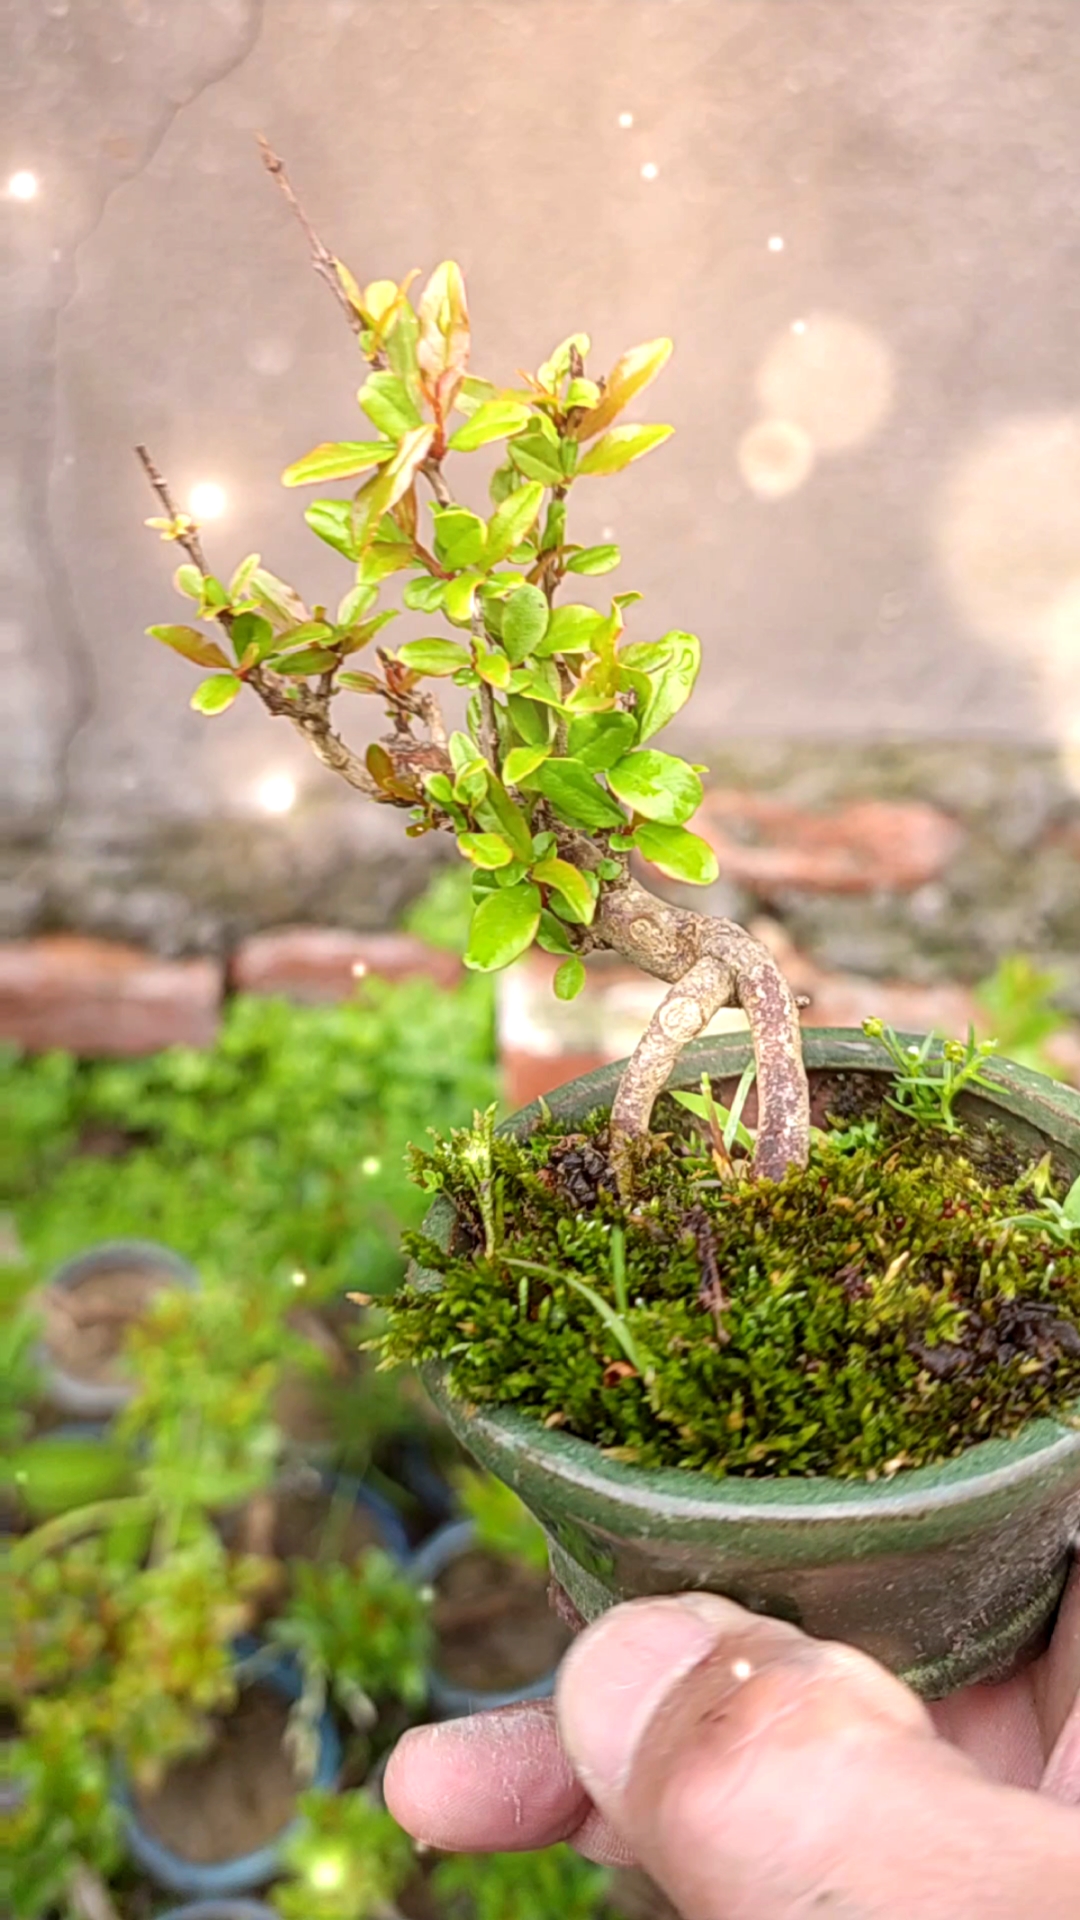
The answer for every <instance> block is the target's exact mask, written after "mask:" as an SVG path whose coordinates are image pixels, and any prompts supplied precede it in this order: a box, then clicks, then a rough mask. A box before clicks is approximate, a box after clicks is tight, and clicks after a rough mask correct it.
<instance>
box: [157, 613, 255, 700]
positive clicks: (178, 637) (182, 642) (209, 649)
mask: <svg viewBox="0 0 1080 1920" xmlns="http://www.w3.org/2000/svg"><path fill="white" fill-rule="evenodd" d="M263 624H264V626H265V625H266V623H265V621H264V622H263ZM146 631H147V633H148V634H150V636H151V638H152V639H154V640H160V641H161V643H162V646H165V647H171V648H172V650H173V652H174V653H182V654H183V656H184V659H185V660H191V661H193V662H194V664H195V666H197V667H227V666H228V664H229V660H228V656H227V654H225V653H224V652H223V650H222V648H221V647H219V646H218V643H217V641H216V640H211V639H209V638H208V637H207V635H206V634H205V633H200V632H199V629H198V627H147V629H146ZM267 632H269V627H267ZM203 684H204V686H209V684H210V682H209V681H204V682H203Z"/></svg>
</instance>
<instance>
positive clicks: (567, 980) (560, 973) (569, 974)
mask: <svg viewBox="0 0 1080 1920" xmlns="http://www.w3.org/2000/svg"><path fill="white" fill-rule="evenodd" d="M552 984H553V986H554V988H555V998H556V1000H576V999H577V996H578V994H579V993H580V992H581V989H582V987H583V986H584V985H585V965H584V962H583V961H581V960H579V959H578V956H577V954H576V953H574V954H571V956H570V958H569V959H568V960H564V961H563V963H562V966H561V967H557V968H556V970H555V979H554V981H553V982H552Z"/></svg>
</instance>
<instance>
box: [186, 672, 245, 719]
mask: <svg viewBox="0 0 1080 1920" xmlns="http://www.w3.org/2000/svg"><path fill="white" fill-rule="evenodd" d="M243 684H244V683H243V681H242V680H240V679H238V678H237V676H236V674H235V673H215V674H214V675H213V677H212V678H211V679H209V680H200V681H199V684H198V686H197V687H196V689H195V691H194V693H193V694H192V696H191V705H192V706H193V707H194V709H195V712H196V713H224V711H225V709H226V707H231V706H232V703H233V701H234V700H235V699H236V696H237V694H238V693H239V691H240V689H241V687H242V686H243Z"/></svg>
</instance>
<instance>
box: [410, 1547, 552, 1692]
mask: <svg viewBox="0 0 1080 1920" xmlns="http://www.w3.org/2000/svg"><path fill="white" fill-rule="evenodd" d="M547 1589H548V1580H547V1575H546V1574H545V1573H533V1572H532V1571H531V1570H530V1569H529V1568H527V1567H518V1566H515V1565H513V1563H512V1562H511V1561H509V1560H500V1559H497V1558H496V1556H495V1555H494V1554H491V1553H484V1552H481V1551H480V1550H476V1551H474V1552H472V1553H466V1554H463V1555H462V1557H461V1559H460V1560H455V1561H454V1563H453V1565H452V1566H450V1567H448V1568H447V1569H446V1572H445V1573H443V1574H440V1576H439V1578H438V1580H437V1581H436V1583H435V1605H434V1609H433V1613H432V1618H433V1621H434V1626H435V1633H436V1637H437V1640H438V1648H439V1650H438V1654H437V1656H436V1665H437V1667H438V1671H439V1673H440V1674H441V1675H442V1678H443V1679H444V1680H447V1681H449V1683H450V1685H451V1686H455V1687H466V1688H473V1689H475V1691H476V1692H478V1693H509V1692H512V1691H513V1690H514V1689H515V1688H517V1687H527V1686H530V1685H531V1684H532V1682H533V1681H534V1680H541V1679H542V1678H543V1676H544V1675H545V1674H546V1673H550V1672H551V1670H552V1668H553V1667H557V1666H558V1664H559V1661H560V1660H561V1659H562V1656H563V1654H564V1653H565V1652H566V1649H567V1647H568V1646H569V1645H570V1641H571V1639H572V1637H573V1636H572V1634H571V1633H570V1632H569V1630H568V1629H567V1628H566V1627H565V1626H564V1625H563V1623H562V1621H561V1620H559V1619H558V1618H557V1616H556V1615H555V1614H554V1613H553V1612H552V1610H551V1608H550V1606H549V1604H548V1593H547Z"/></svg>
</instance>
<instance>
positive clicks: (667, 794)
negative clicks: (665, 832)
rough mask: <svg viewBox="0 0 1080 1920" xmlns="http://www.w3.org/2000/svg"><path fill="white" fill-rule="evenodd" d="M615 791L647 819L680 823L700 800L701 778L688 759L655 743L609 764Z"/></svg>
mask: <svg viewBox="0 0 1080 1920" xmlns="http://www.w3.org/2000/svg"><path fill="white" fill-rule="evenodd" d="M607 780H608V785H609V787H610V788H611V791H612V793H615V794H617V795H618V797H619V799H620V800H622V801H624V802H625V804H626V805H627V806H628V807H630V808H632V810H633V811H634V812H635V813H640V814H644V816H645V818H646V819H647V820H659V821H660V822H661V823H662V824H663V825H664V826H668V827H681V826H682V825H683V823H684V822H685V821H687V820H689V818H690V816H691V814H692V813H694V812H695V811H696V810H697V808H698V807H699V806H700V804H701V781H700V779H699V778H698V776H697V774H696V773H695V772H694V769H693V767H689V766H687V764H686V761H685V760H679V759H678V758H677V757H676V756H675V755H674V754H671V753H658V752H657V751H656V749H655V748H653V747H645V748H642V749H639V750H638V751H637V752H635V753H628V754H627V755H626V756H625V758H624V759H622V760H617V761H616V762H615V765H614V766H613V767H609V768H608V775H607Z"/></svg>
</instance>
